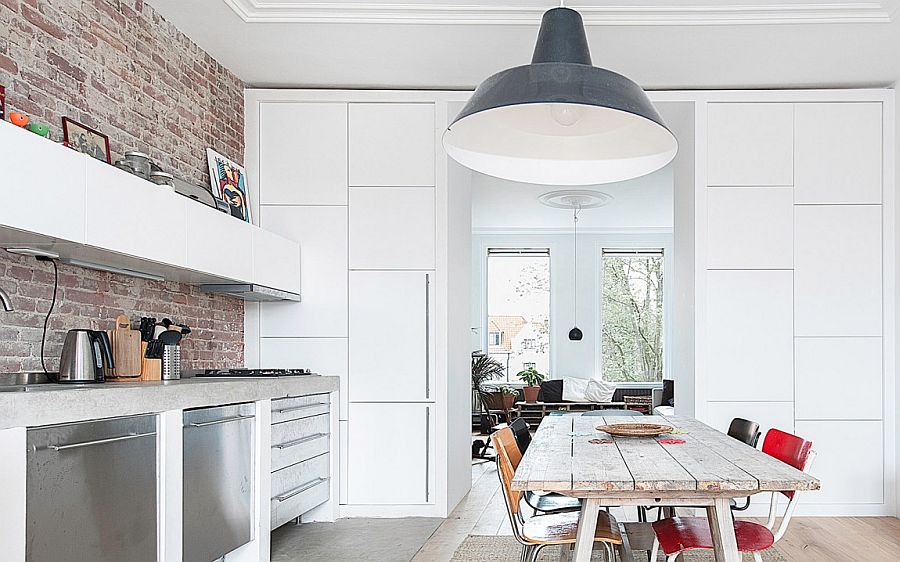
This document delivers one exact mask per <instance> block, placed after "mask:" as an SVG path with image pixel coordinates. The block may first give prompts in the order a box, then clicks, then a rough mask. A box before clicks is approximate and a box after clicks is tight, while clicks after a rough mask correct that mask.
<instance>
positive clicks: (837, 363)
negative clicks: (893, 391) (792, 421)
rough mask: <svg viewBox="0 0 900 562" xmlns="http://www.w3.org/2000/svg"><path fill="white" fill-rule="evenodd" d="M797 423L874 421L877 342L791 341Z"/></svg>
mask: <svg viewBox="0 0 900 562" xmlns="http://www.w3.org/2000/svg"><path fill="white" fill-rule="evenodd" d="M794 353H795V358H794V361H795V374H796V375H795V376H796V379H797V400H796V402H797V404H796V412H797V419H798V420H804V419H805V420H838V419H845V420H866V419H869V420H880V419H881V417H882V404H881V401H880V400H878V398H879V397H880V396H881V394H882V392H883V379H884V377H883V374H882V373H883V372H884V365H883V362H882V349H881V338H797V339H796V341H795V342H794Z"/></svg>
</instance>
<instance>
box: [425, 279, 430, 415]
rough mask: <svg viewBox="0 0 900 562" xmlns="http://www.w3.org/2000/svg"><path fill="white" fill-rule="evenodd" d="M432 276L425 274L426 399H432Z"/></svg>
mask: <svg viewBox="0 0 900 562" xmlns="http://www.w3.org/2000/svg"><path fill="white" fill-rule="evenodd" d="M430 293H431V275H430V274H428V273H426V274H425V398H426V399H427V398H430V397H431V294H430Z"/></svg>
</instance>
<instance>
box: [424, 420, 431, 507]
mask: <svg viewBox="0 0 900 562" xmlns="http://www.w3.org/2000/svg"><path fill="white" fill-rule="evenodd" d="M430 429H431V407H430V406H425V503H428V500H429V492H430V490H429V488H430V486H429V484H430V482H429V479H430V474H429V473H430V472H431V470H430V469H431V463H430V460H431V431H430Z"/></svg>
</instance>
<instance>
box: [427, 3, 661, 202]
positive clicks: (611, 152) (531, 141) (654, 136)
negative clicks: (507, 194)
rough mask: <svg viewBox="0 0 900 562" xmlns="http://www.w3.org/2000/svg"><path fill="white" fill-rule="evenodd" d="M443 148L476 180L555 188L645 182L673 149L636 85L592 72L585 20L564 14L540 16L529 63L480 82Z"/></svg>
mask: <svg viewBox="0 0 900 562" xmlns="http://www.w3.org/2000/svg"><path fill="white" fill-rule="evenodd" d="M443 143H444V147H445V149H446V150H447V153H448V154H449V155H450V156H451V157H452V158H453V159H454V160H456V161H457V162H459V163H460V164H462V165H464V166H466V167H468V168H471V169H473V170H476V171H478V172H481V173H483V174H487V175H490V176H495V177H498V178H503V179H507V180H513V181H518V182H525V183H535V184H544V185H560V186H564V185H592V184H602V183H610V182H617V181H623V180H627V179H631V178H636V177H639V176H643V175H646V174H649V173H651V172H654V171H656V170H658V169H660V168H662V167H663V166H665V165H666V164H668V163H669V162H670V161H671V160H672V159H673V158H674V157H675V153H676V152H677V150H678V143H677V141H676V140H675V136H674V135H673V134H672V133H671V132H670V131H669V129H668V128H667V127H666V125H665V123H664V122H663V120H662V118H661V117H660V116H659V114H658V113H657V112H656V109H655V108H654V107H653V104H652V103H650V99H649V98H647V94H646V93H644V90H643V89H641V87H640V86H638V85H637V84H635V83H634V82H632V81H631V80H629V79H628V78H626V77H624V76H622V75H620V74H616V73H615V72H611V71H609V70H605V69H602V68H597V67H595V66H591V53H590V50H589V49H588V43H587V37H586V35H585V32H584V22H583V21H582V19H581V15H580V14H579V13H578V12H576V11H575V10H571V9H569V8H554V9H551V10H549V11H547V12H546V13H545V14H544V18H543V20H542V21H541V30H540V32H539V33H538V38H537V44H536V45H535V47H534V56H533V57H532V59H531V64H529V65H525V66H517V67H515V68H510V69H508V70H504V71H502V72H499V73H497V74H494V75H493V76H491V77H490V78H488V79H487V80H485V81H484V82H482V83H481V85H480V86H478V88H477V89H476V90H475V93H474V94H473V95H472V98H471V99H470V100H469V102H468V103H467V104H466V106H465V107H464V108H463V109H462V111H461V112H460V113H459V115H457V117H456V119H455V120H454V121H453V123H451V125H450V126H449V127H448V128H447V131H446V132H445V133H444V138H443Z"/></svg>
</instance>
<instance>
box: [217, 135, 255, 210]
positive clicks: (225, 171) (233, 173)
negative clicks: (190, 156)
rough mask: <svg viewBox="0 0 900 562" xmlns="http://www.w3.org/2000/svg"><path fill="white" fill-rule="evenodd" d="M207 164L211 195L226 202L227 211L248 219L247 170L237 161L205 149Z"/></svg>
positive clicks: (248, 191)
mask: <svg viewBox="0 0 900 562" xmlns="http://www.w3.org/2000/svg"><path fill="white" fill-rule="evenodd" d="M206 159H207V162H208V164H209V182H210V187H211V188H212V192H213V195H215V196H216V197H218V198H219V199H222V200H223V201H225V202H226V203H227V204H228V213H229V214H230V215H231V216H233V217H236V218H239V219H241V220H243V221H245V222H251V220H250V196H249V193H250V190H249V188H248V187H247V171H246V170H245V169H244V167H243V166H241V165H240V164H238V163H237V162H235V161H233V160H231V159H229V158H227V157H225V156H223V155H221V154H219V153H218V152H216V151H215V150H213V149H211V148H207V149H206Z"/></svg>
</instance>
